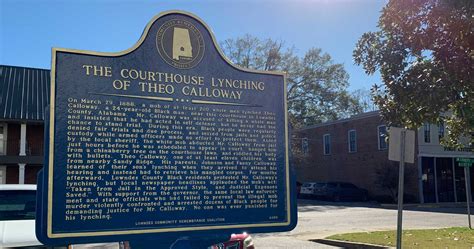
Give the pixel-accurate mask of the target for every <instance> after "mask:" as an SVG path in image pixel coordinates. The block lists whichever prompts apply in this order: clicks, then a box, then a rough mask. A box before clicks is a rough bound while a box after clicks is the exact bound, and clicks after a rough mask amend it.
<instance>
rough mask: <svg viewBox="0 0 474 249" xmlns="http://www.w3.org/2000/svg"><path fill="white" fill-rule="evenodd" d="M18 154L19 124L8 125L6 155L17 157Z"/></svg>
mask: <svg viewBox="0 0 474 249" xmlns="http://www.w3.org/2000/svg"><path fill="white" fill-rule="evenodd" d="M19 153H20V124H13V123H9V124H8V133H7V155H11V156H13V155H14V156H17V155H18V154H19Z"/></svg>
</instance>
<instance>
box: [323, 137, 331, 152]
mask: <svg viewBox="0 0 474 249" xmlns="http://www.w3.org/2000/svg"><path fill="white" fill-rule="evenodd" d="M326 137H328V138H329V139H328V141H329V151H326ZM323 154H324V155H325V156H327V155H331V134H329V133H327V134H324V135H323Z"/></svg>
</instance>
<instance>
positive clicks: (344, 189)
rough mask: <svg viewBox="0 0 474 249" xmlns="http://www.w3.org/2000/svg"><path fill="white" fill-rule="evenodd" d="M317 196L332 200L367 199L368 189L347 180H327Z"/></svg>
mask: <svg viewBox="0 0 474 249" xmlns="http://www.w3.org/2000/svg"><path fill="white" fill-rule="evenodd" d="M319 196H321V197H324V198H327V199H330V200H333V201H343V200H344V201H367V199H368V191H367V190H365V189H362V188H359V187H357V186H355V185H354V184H352V183H348V182H328V183H325V184H324V186H323V187H322V188H321V191H320V192H319Z"/></svg>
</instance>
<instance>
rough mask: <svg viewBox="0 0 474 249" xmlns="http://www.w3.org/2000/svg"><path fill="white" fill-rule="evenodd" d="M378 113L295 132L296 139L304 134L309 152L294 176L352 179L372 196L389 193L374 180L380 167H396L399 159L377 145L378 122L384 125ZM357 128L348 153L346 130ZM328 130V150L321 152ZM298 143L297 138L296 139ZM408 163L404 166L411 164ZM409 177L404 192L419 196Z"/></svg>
mask: <svg viewBox="0 0 474 249" xmlns="http://www.w3.org/2000/svg"><path fill="white" fill-rule="evenodd" d="M383 124H384V123H383V122H382V121H381V119H380V117H379V116H378V115H373V116H369V117H364V118H361V119H348V120H346V121H341V122H335V123H332V124H331V123H329V124H328V125H323V126H319V127H315V128H311V129H306V130H300V131H298V132H296V139H301V138H305V137H306V138H307V139H308V144H309V153H308V154H307V156H306V160H304V161H305V162H304V163H301V164H297V165H295V169H296V172H297V179H298V181H300V182H305V181H321V182H326V181H344V182H351V183H353V184H355V185H357V186H359V187H362V188H365V189H367V190H368V191H369V194H370V195H371V196H379V195H389V192H388V190H386V189H383V188H381V187H380V186H378V185H377V184H375V181H376V179H377V174H376V171H377V169H378V168H379V167H382V166H383V167H397V169H398V163H397V162H392V161H389V160H388V150H379V149H378V130H377V127H378V126H379V125H383ZM353 129H354V130H356V134H357V140H356V143H357V152H354V153H349V146H348V131H349V130H353ZM324 134H331V154H330V155H324V154H323V135H324ZM295 145H296V146H301V143H300V142H296V143H295ZM416 165H417V164H416V163H415V164H408V165H407V166H406V167H414V169H413V170H415V171H414V172H417V167H416ZM414 179H415V180H413V179H412V181H411V182H407V183H406V193H409V194H410V195H413V196H414V197H415V198H417V197H418V182H417V181H416V177H414Z"/></svg>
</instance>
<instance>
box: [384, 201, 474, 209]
mask: <svg viewBox="0 0 474 249" xmlns="http://www.w3.org/2000/svg"><path fill="white" fill-rule="evenodd" d="M471 205H472V204H471ZM380 206H381V207H383V208H397V207H398V206H397V204H380ZM466 207H467V205H466V203H465V202H446V203H413V204H411V203H410V204H403V208H466Z"/></svg>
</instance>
